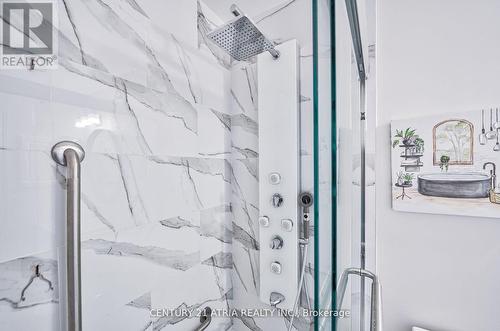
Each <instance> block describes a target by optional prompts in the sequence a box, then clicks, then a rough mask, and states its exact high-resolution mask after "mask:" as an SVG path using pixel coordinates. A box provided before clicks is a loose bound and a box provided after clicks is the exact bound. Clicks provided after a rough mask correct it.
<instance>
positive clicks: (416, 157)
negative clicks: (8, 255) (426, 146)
mask: <svg viewBox="0 0 500 331" xmlns="http://www.w3.org/2000/svg"><path fill="white" fill-rule="evenodd" d="M399 147H400V148H404V150H403V152H402V153H401V154H400V157H401V158H403V159H404V160H402V161H401V168H404V169H405V171H411V172H418V171H420V168H421V167H423V165H424V163H423V162H422V161H420V158H421V157H422V156H423V153H422V152H421V150H420V148H419V146H417V145H415V144H406V145H404V144H403V145H399Z"/></svg>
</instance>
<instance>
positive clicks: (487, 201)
mask: <svg viewBox="0 0 500 331" xmlns="http://www.w3.org/2000/svg"><path fill="white" fill-rule="evenodd" d="M499 112H500V108H485V109H483V110H477V111H470V112H465V113H457V114H443V115H438V116H432V117H421V118H413V119H405V120H399V121H393V122H392V123H391V150H392V154H391V155H392V158H391V165H392V167H391V172H392V206H393V208H394V209H395V210H398V211H407V212H418V213H432V214H448V215H464V216H477V217H494V218H499V217H500V180H497V175H498V173H497V171H500V143H499V140H500V119H499V116H500V114H499ZM497 166H499V168H498V170H497Z"/></svg>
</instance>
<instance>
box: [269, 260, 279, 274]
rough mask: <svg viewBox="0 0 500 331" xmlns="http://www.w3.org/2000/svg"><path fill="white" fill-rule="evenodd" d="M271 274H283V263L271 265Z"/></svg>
mask: <svg viewBox="0 0 500 331" xmlns="http://www.w3.org/2000/svg"><path fill="white" fill-rule="evenodd" d="M271 272H272V273H273V274H277V275H279V274H281V263H279V262H277V261H274V262H273V263H271Z"/></svg>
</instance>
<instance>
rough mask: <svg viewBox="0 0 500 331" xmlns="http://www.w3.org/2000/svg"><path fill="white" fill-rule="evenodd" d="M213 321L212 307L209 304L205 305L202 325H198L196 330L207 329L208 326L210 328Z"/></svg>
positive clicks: (201, 318) (201, 320)
mask: <svg viewBox="0 0 500 331" xmlns="http://www.w3.org/2000/svg"><path fill="white" fill-rule="evenodd" d="M211 322H212V308H210V307H208V306H207V307H205V309H203V312H202V313H201V316H200V323H201V325H200V326H199V327H197V328H196V330H195V331H202V330H205V329H206V328H208V326H209V325H210V323H211Z"/></svg>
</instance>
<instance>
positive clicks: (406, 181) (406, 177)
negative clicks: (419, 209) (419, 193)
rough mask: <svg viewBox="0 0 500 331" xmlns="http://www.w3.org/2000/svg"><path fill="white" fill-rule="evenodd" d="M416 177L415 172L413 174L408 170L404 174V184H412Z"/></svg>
mask: <svg viewBox="0 0 500 331" xmlns="http://www.w3.org/2000/svg"><path fill="white" fill-rule="evenodd" d="M414 178H415V175H414V174H412V173H411V172H406V173H405V174H404V175H403V184H404V185H411V184H412V182H413V179H414Z"/></svg>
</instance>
